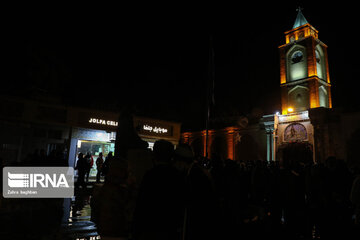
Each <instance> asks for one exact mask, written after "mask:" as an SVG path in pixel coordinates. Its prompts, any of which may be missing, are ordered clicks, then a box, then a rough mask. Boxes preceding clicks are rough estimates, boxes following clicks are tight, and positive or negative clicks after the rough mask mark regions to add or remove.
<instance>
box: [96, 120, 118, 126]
mask: <svg viewBox="0 0 360 240" xmlns="http://www.w3.org/2000/svg"><path fill="white" fill-rule="evenodd" d="M89 123H92V124H99V125H105V126H114V127H117V125H118V122H116V121H112V120H105V119H100V118H90V119H89Z"/></svg>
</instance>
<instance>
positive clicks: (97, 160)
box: [96, 152, 104, 183]
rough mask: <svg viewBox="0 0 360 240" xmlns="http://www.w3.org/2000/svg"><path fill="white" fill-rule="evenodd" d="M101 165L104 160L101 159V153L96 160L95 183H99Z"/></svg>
mask: <svg viewBox="0 0 360 240" xmlns="http://www.w3.org/2000/svg"><path fill="white" fill-rule="evenodd" d="M103 164H104V159H103V154H102V152H101V153H99V157H98V158H97V159H96V169H97V173H96V182H97V183H99V182H100V177H101V172H102V167H103Z"/></svg>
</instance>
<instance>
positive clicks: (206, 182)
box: [175, 145, 223, 240]
mask: <svg viewBox="0 0 360 240" xmlns="http://www.w3.org/2000/svg"><path fill="white" fill-rule="evenodd" d="M175 153H176V154H175V165H176V166H177V168H178V169H180V170H181V172H182V176H183V177H184V178H185V188H186V189H185V193H186V195H185V204H186V211H185V219H184V224H185V226H183V229H184V230H183V234H184V238H183V239H187V240H193V239H194V240H195V239H220V238H219V236H220V235H219V233H220V232H222V231H221V230H222V221H221V214H220V207H219V203H218V201H217V200H218V199H217V197H216V194H215V191H214V187H213V185H212V181H211V177H210V174H209V173H208V172H207V170H205V169H204V168H203V167H202V166H201V165H200V164H199V163H198V162H195V161H194V156H193V155H192V153H191V148H190V147H189V146H187V145H180V146H178V148H177V149H176V151H175ZM222 233H223V232H222Z"/></svg>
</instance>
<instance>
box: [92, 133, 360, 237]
mask: <svg viewBox="0 0 360 240" xmlns="http://www.w3.org/2000/svg"><path fill="white" fill-rule="evenodd" d="M291 151H292V150H291V149H290V150H287V151H284V153H283V155H282V161H281V162H270V163H268V162H265V161H252V162H236V161H233V160H230V159H226V160H223V159H222V158H221V157H220V156H218V155H217V154H216V153H212V155H211V156H212V157H211V159H210V160H209V159H205V158H203V157H196V156H194V154H193V151H192V149H191V148H190V146H188V145H184V144H180V145H178V146H177V147H176V149H175V150H174V146H173V144H171V143H170V142H168V141H165V140H159V141H157V142H156V143H155V144H154V147H153V163H154V164H153V167H152V168H151V169H149V170H148V171H147V172H146V173H145V175H144V176H143V177H142V180H141V182H140V183H139V182H137V181H136V179H134V177H133V176H132V171H133V170H134V169H131V167H129V166H131V164H129V163H128V161H127V160H126V159H122V158H121V159H120V158H119V159H113V160H112V161H111V162H110V164H109V170H108V173H107V175H106V181H105V183H104V185H103V186H102V187H101V188H100V189H97V190H95V189H94V193H93V197H92V200H91V206H92V221H94V222H95V223H96V225H97V228H98V232H99V234H100V235H101V237H102V239H107V238H108V237H110V238H111V237H113V238H114V239H115V237H117V238H116V239H136V240H142V239H147V240H149V239H157V240H161V239H175V240H176V239H182V240H184V239H187V240H191V239H260V238H265V237H274V238H275V237H276V238H280V239H314V238H320V237H321V238H322V239H330V238H331V239H333V238H334V237H341V238H344V239H352V238H351V237H354V238H356V237H355V235H354V234H356V233H358V232H357V229H358V228H359V209H360V203H359V199H360V196H359V194H360V189H359V186H360V172H359V169H358V168H352V169H349V168H348V167H347V165H346V164H345V162H344V161H342V160H340V159H336V158H334V157H329V158H328V159H327V160H326V161H325V162H324V163H317V164H314V163H313V161H312V156H311V154H308V153H306V152H305V153H299V152H291ZM133 167H134V166H132V168H133ZM135 167H136V166H135ZM110 238H109V239H110Z"/></svg>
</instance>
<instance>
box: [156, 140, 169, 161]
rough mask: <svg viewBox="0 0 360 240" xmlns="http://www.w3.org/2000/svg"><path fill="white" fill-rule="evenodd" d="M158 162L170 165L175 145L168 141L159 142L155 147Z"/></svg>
mask: <svg viewBox="0 0 360 240" xmlns="http://www.w3.org/2000/svg"><path fill="white" fill-rule="evenodd" d="M153 152H154V157H155V161H156V162H161V163H170V162H171V160H172V157H173V155H174V145H173V144H172V143H171V142H169V141H166V140H163V139H161V140H158V141H156V142H155V143H154V147H153Z"/></svg>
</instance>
